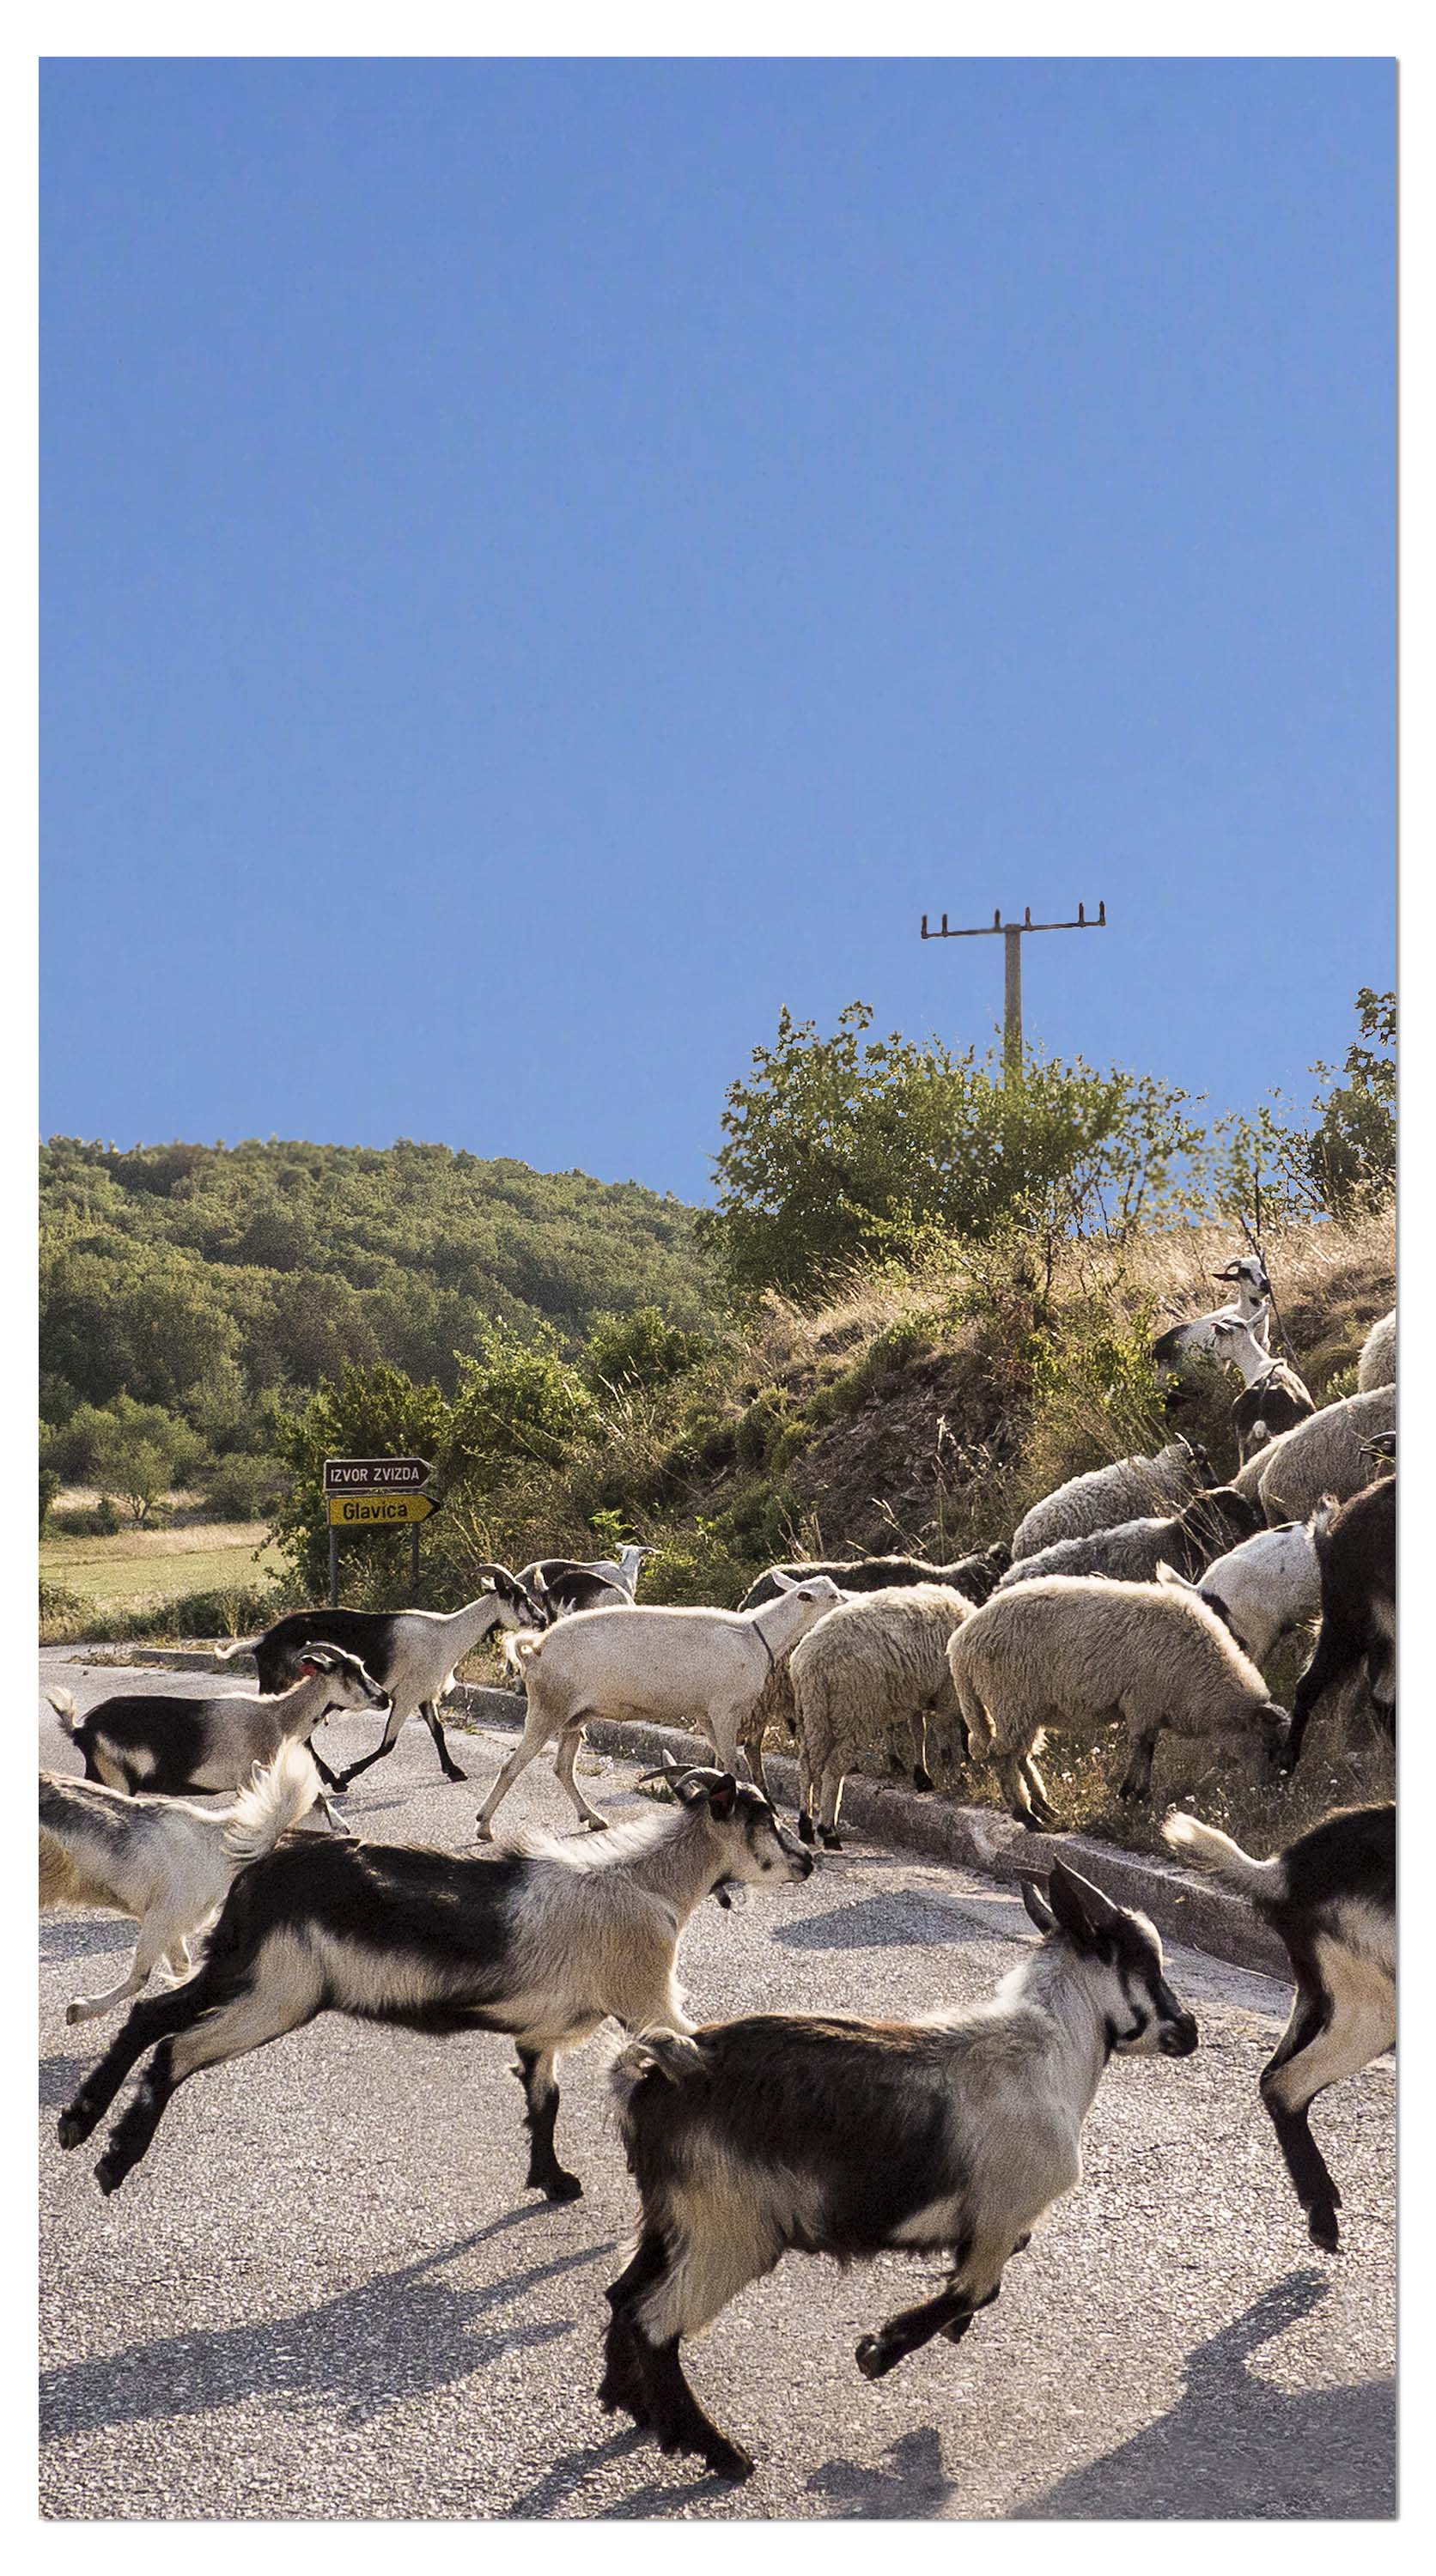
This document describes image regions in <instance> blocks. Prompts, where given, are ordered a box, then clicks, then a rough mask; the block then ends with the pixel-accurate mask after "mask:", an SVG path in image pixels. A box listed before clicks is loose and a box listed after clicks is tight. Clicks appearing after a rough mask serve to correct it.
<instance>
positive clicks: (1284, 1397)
mask: <svg viewBox="0 0 1436 2576" xmlns="http://www.w3.org/2000/svg"><path fill="white" fill-rule="evenodd" d="M1212 1331H1213V1333H1214V1334H1215V1335H1216V1356H1217V1358H1218V1359H1219V1360H1220V1361H1221V1362H1222V1363H1223V1365H1224V1366H1226V1367H1229V1368H1234V1369H1235V1370H1236V1371H1237V1373H1238V1375H1239V1376H1240V1378H1241V1381H1242V1391H1241V1393H1240V1395H1238V1396H1236V1397H1235V1398H1234V1399H1233V1402H1232V1408H1231V1414H1232V1424H1233V1428H1234V1429H1235V1431H1236V1435H1237V1455H1238V1457H1239V1459H1240V1460H1241V1462H1242V1464H1243V1465H1245V1464H1246V1461H1247V1460H1248V1458H1253V1457H1255V1455H1256V1453H1257V1451H1258V1449H1264V1448H1265V1447H1266V1445H1267V1443H1268V1441H1270V1440H1279V1439H1280V1438H1281V1435H1282V1433H1283V1432H1284V1431H1294V1430H1295V1428H1296V1426H1297V1424H1298V1423H1299V1422H1306V1421H1308V1420H1309V1419H1310V1417H1311V1415H1312V1414H1313V1413H1315V1411H1316V1398H1315V1396H1314V1395H1313V1394H1312V1391H1311V1389H1310V1387H1309V1386H1308V1385H1307V1383H1306V1381H1305V1379H1304V1378H1301V1377H1298V1375H1297V1373H1296V1370H1295V1369H1294V1368H1291V1367H1289V1366H1288V1364H1287V1362H1286V1361H1285V1360H1283V1359H1275V1360H1274V1359H1273V1358H1272V1356H1271V1353H1270V1351H1268V1350H1267V1348H1266V1346H1265V1344H1264V1343H1263V1342H1261V1341H1259V1340H1258V1339H1257V1336H1256V1333H1255V1332H1254V1330H1253V1328H1252V1326H1251V1325H1250V1324H1249V1323H1247V1322H1245V1321H1244V1320H1243V1319H1242V1318H1241V1317H1239V1316H1236V1315H1219V1316H1218V1317H1217V1319H1216V1321H1215V1323H1214V1324H1213V1326H1212Z"/></svg>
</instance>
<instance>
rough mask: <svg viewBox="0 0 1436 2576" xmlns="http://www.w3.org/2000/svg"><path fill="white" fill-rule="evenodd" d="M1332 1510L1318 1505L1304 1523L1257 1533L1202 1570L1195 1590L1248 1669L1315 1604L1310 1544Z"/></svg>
mask: <svg viewBox="0 0 1436 2576" xmlns="http://www.w3.org/2000/svg"><path fill="white" fill-rule="evenodd" d="M1335 1508H1336V1506H1335V1504H1334V1503H1323V1504H1321V1505H1320V1506H1319V1508H1318V1509H1317V1510H1316V1511H1315V1512H1313V1514H1312V1516H1311V1518H1310V1520H1307V1521H1284V1522H1283V1523H1282V1524H1281V1525H1280V1527H1279V1528H1277V1529H1259V1530H1258V1531H1257V1532H1256V1534H1255V1536H1254V1537H1252V1538H1248V1539H1243V1541H1242V1543H1241V1546H1240V1547H1234V1548H1231V1549H1230V1550H1229V1551H1228V1553H1227V1554H1226V1555H1225V1556H1219V1557H1218V1558H1217V1559H1216V1561H1215V1563H1214V1564H1211V1565H1209V1566H1208V1567H1207V1569H1206V1572H1205V1573H1204V1574H1203V1575H1202V1577H1201V1580H1200V1582H1199V1584H1198V1585H1197V1590H1198V1591H1199V1592H1200V1594H1201V1597H1202V1599H1203V1600H1204V1601H1207V1602H1210V1604H1211V1606H1212V1608H1213V1609H1214V1610H1217V1611H1219V1612H1220V1613H1221V1614H1222V1616H1223V1617H1224V1618H1225V1620H1226V1623H1227V1625H1228V1627H1229V1628H1230V1629H1231V1632H1232V1634H1233V1636H1234V1637H1235V1638H1236V1641H1237V1644H1238V1645H1239V1646H1240V1647H1241V1650H1242V1652H1243V1654H1244V1655H1247V1656H1248V1657H1249V1658H1250V1660H1251V1661H1252V1663H1254V1664H1264V1663H1265V1662H1266V1660H1267V1657H1268V1656H1269V1655H1270V1654H1271V1653H1272V1652H1273V1650H1274V1648H1275V1647H1276V1646H1277V1645H1278V1644H1279V1643H1280V1641H1281V1639H1282V1638H1283V1637H1285V1636H1287V1635H1288V1634H1289V1633H1290V1631H1291V1630H1292V1629H1293V1628H1299V1627H1301V1626H1302V1625H1303V1624H1304V1622H1305V1621H1307V1620H1308V1619H1314V1618H1315V1617H1316V1614H1317V1611H1318V1609H1319V1607H1320V1604H1321V1573H1320V1568H1319V1565H1318V1562H1317V1554H1316V1540H1317V1534H1318V1532H1319V1531H1321V1530H1323V1529H1325V1527H1326V1524H1327V1522H1328V1521H1329V1520H1330V1518H1331V1515H1332V1512H1333V1511H1334V1510H1335Z"/></svg>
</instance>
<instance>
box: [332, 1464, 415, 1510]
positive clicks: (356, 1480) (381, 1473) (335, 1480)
mask: <svg viewBox="0 0 1436 2576" xmlns="http://www.w3.org/2000/svg"><path fill="white" fill-rule="evenodd" d="M433 1472H434V1470H433V1468H432V1467H431V1466H430V1465H429V1462H428V1460H427V1459H426V1458H326V1459H325V1461H324V1490H325V1492H326V1494H417V1493H419V1492H421V1491H422V1489H423V1487H424V1486H425V1485H427V1483H428V1481H429V1478H430V1477H431V1476H432V1474H433ZM423 1517H424V1515H423V1513H422V1512H421V1513H420V1514H419V1518H420V1520H422V1519H423Z"/></svg>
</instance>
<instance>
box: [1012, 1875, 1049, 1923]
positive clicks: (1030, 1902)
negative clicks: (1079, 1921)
mask: <svg viewBox="0 0 1436 2576" xmlns="http://www.w3.org/2000/svg"><path fill="white" fill-rule="evenodd" d="M1020 1884H1021V1888H1022V1902H1023V1904H1024V1905H1025V1906H1026V1908H1027V1911H1028V1913H1029V1915H1030V1916H1031V1918H1032V1921H1033V1922H1034V1923H1035V1924H1036V1926H1037V1929H1038V1931H1039V1932H1055V1931H1056V1929H1057V1917H1056V1915H1055V1914H1054V1913H1053V1911H1052V1908H1051V1906H1050V1905H1049V1904H1048V1903H1047V1900H1046V1898H1045V1897H1044V1896H1043V1894H1042V1891H1041V1889H1040V1888H1039V1886H1038V1884H1037V1881H1036V1879H1035V1878H1024V1879H1023V1880H1022V1881H1021V1882H1020Z"/></svg>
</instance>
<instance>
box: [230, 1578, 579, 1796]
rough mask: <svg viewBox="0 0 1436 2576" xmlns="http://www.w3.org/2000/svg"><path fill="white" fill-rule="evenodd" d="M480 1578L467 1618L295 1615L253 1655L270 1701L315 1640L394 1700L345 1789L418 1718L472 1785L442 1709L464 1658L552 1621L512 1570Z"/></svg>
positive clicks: (457, 1613) (449, 1767)
mask: <svg viewBox="0 0 1436 2576" xmlns="http://www.w3.org/2000/svg"><path fill="white" fill-rule="evenodd" d="M480 1571H481V1573H482V1574H483V1576H484V1578H485V1584H486V1588H485V1590H484V1591H482V1592H481V1593H480V1594H479V1595H478V1597H477V1599H476V1600H473V1601H467V1602H465V1604H464V1607H463V1608H462V1610H450V1611H443V1610H291V1611H290V1612H289V1613H288V1615H287V1616H286V1617H285V1618H283V1619H276V1621H275V1623H274V1625H273V1627H272V1628H266V1630H265V1632H264V1635H263V1636H262V1637H260V1638H259V1639H258V1640H257V1641H256V1643H255V1644H254V1646H253V1647H252V1648H251V1650H250V1651H251V1652H252V1653H253V1656H254V1660H255V1663H256V1664H257V1666H258V1668H259V1687H260V1689H261V1691H263V1692H266V1693H268V1692H272V1691H279V1690H283V1689H284V1688H285V1687H286V1685H287V1684H288V1683H290V1682H292V1681H293V1679H294V1676H295V1674H296V1672H297V1671H298V1670H299V1668H300V1665H301V1663H302V1661H303V1658H304V1655H305V1653H306V1651H307V1649H308V1648H309V1646H310V1644H311V1643H312V1642H313V1640H314V1639H315V1638H316V1637H321V1638H324V1639H327V1640H328V1641H329V1642H331V1643H333V1644H337V1645H343V1646H347V1647H348V1648H349V1649H350V1651H351V1652H352V1653H353V1654H356V1655H359V1656H361V1657H362V1659H363V1662H364V1665H365V1667H366V1669H367V1670H368V1671H369V1672H371V1673H372V1674H373V1676H374V1679H375V1680H376V1681H377V1682H380V1683H382V1685H383V1688H384V1691H385V1692H386V1693H387V1695H388V1699H389V1716H388V1721H387V1723H386V1725H385V1728H384V1732H383V1735H382V1736H381V1737H380V1740H379V1742H378V1743H377V1744H376V1745H375V1747H374V1750H373V1752H372V1753H366V1754H365V1756H364V1759H363V1761H362V1762H351V1763H350V1765H349V1768H348V1770H347V1771H346V1772H345V1773H344V1774H343V1775H342V1777H341V1778H340V1780H339V1781H338V1782H337V1784H336V1785H337V1786H338V1787H339V1788H341V1789H347V1788H348V1786H349V1784H350V1782H351V1780H357V1779H358V1777H359V1774H360V1773H361V1771H367V1770H368V1769H369V1767H370V1765H371V1763H374V1762H379V1761H382V1759H383V1757H384V1755H385V1754H386V1753H392V1752H393V1750H394V1747H395V1745H396V1744H397V1742H398V1740H399V1735H400V1730H401V1729H402V1727H403V1724H404V1721H405V1719H406V1718H408V1717H412V1716H414V1715H416V1714H417V1715H418V1716H420V1717H422V1719H423V1721H424V1724H425V1725H426V1726H427V1728H428V1730H429V1733H430V1735H431V1736H432V1737H433V1739H434V1747H435V1750H436V1752H437V1753H438V1756H439V1762H440V1766H441V1768H442V1770H443V1774H444V1777H445V1779H446V1780H464V1779H467V1777H468V1774H467V1772H464V1771H461V1770H460V1768H459V1766H458V1764H457V1762H456V1761H455V1760H454V1757H453V1755H452V1754H451V1753H450V1751H449V1748H448V1745H447V1743H446V1742H445V1740H444V1730H443V1727H442V1725H441V1724H440V1722H439V1702H440V1701H441V1700H442V1699H443V1698H444V1696H445V1694H446V1692H448V1691H450V1690H452V1688H453V1683H454V1674H455V1672H456V1670H457V1668H458V1666H459V1665H460V1664H461V1663H462V1662H463V1660H464V1657H465V1655H467V1654H470V1653H472V1651H473V1649H474V1647H475V1646H477V1645H480V1644H482V1642H483V1640H484V1638H485V1637H491V1636H492V1635H493V1633H494V1630H495V1629H496V1628H507V1629H517V1628H525V1627H528V1628H542V1627H543V1626H544V1625H545V1624H546V1621H547V1619H548V1617H549V1615H550V1614H549V1613H548V1612H547V1611H546V1610H545V1608H544V1607H543V1604H542V1603H541V1602H540V1601H539V1600H537V1599H536V1598H535V1596H534V1594H533V1593H532V1592H530V1591H529V1589H528V1587H527V1585H526V1584H524V1583H523V1582H522V1581H521V1580H520V1579H519V1578H518V1577H516V1576H515V1575H512V1574H510V1573H509V1571H508V1568H507V1567H506V1566H502V1565H486V1566H483V1567H482V1568H481V1569H480ZM243 1652H244V1648H243V1646H242V1645H234V1646H228V1647H222V1648H221V1649H220V1653H221V1657H222V1658H227V1657H228V1656H230V1655H237V1654H241V1653H243Z"/></svg>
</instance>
